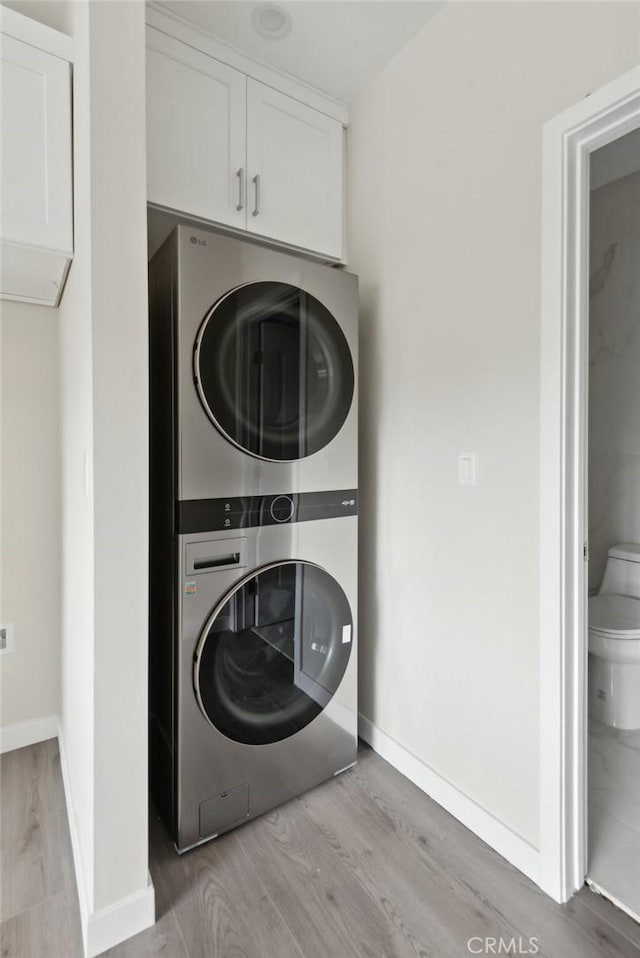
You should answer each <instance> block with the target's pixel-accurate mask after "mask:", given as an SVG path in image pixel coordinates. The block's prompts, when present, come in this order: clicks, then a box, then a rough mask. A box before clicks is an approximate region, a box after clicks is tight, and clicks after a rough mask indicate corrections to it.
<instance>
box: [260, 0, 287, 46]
mask: <svg viewBox="0 0 640 958" xmlns="http://www.w3.org/2000/svg"><path fill="white" fill-rule="evenodd" d="M251 24H252V26H253V29H254V30H255V31H256V33H259V34H260V36H261V37H266V38H267V40H282V39H283V38H284V37H288V36H289V34H290V33H291V15H290V14H289V13H288V12H287V11H286V10H283V9H282V7H279V6H277V4H275V3H259V4H258V6H257V7H256V8H255V9H254V11H253V13H252V14H251Z"/></svg>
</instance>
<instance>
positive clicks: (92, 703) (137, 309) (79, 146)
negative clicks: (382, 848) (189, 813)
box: [60, 0, 153, 952]
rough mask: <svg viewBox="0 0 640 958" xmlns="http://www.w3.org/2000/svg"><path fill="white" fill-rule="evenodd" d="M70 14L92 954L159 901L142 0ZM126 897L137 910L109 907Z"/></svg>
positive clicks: (72, 408) (76, 451) (81, 806)
mask: <svg viewBox="0 0 640 958" xmlns="http://www.w3.org/2000/svg"><path fill="white" fill-rule="evenodd" d="M69 14H70V29H71V31H72V33H73V39H74V54H75V64H74V135H75V142H74V192H75V248H76V255H75V258H74V262H73V265H72V267H71V271H70V275H69V280H68V285H67V289H66V291H65V294H64V297H63V300H62V304H61V308H60V318H61V349H60V362H61V386H62V413H63V429H62V449H63V614H62V619H63V629H62V644H63V679H62V732H61V739H62V747H63V751H64V758H65V765H66V769H67V776H68V793H67V801H68V802H69V803H70V804H71V807H72V821H73V830H74V832H75V835H76V839H77V858H79V860H80V871H81V872H82V877H81V888H80V896H81V900H82V903H83V909H84V918H85V932H87V935H88V942H89V944H88V947H89V951H90V952H91V951H92V950H93V948H94V947H97V945H96V943H97V942H100V943H101V945H102V948H106V947H107V944H111V943H113V941H111V940H109V941H107V939H105V938H104V937H103V934H107V937H108V935H109V934H111V933H112V932H113V934H115V935H116V938H117V935H118V934H119V935H121V936H123V937H126V936H127V934H131V928H132V927H133V930H139V929H140V927H141V925H140V923H139V922H138V924H137V925H136V922H137V921H138V919H139V918H140V919H141V920H144V916H145V915H146V916H148V915H149V914H150V912H149V908H148V904H149V902H150V903H151V909H152V907H153V894H152V890H151V893H150V896H149V895H147V894H146V889H147V880H148V855H147V801H148V798H147V714H146V712H147V521H148V517H147V513H148V493H147V488H148V470H147V434H148V426H147V416H148V409H147V390H148V385H147V369H146V366H147V288H146V286H147V284H146V270H147V266H146V182H145V175H146V174H145V105H144V103H145V88H144V69H145V36H144V4H143V3H142V2H132V3H129V2H121V3H109V2H99V0H92V2H91V4H90V5H87V3H82V2H78V3H72V4H71V5H70V8H69ZM124 900H129V902H130V903H131V902H132V901H133V905H132V908H133V912H135V914H134V915H133V918H132V917H131V915H132V914H133V912H132V911H127V915H128V916H129V917H128V918H127V919H126V920H125V919H124V918H122V917H121V916H119V915H118V913H117V912H116V913H115V917H112V916H111V912H110V909H111V907H112V906H114V905H116V906H117V905H121V904H123V901H124ZM138 900H139V902H140V904H141V911H139V912H137V911H136V910H135V909H136V908H137V902H138ZM125 905H126V901H125ZM127 907H128V906H127ZM127 922H129V925H128V930H126V928H127ZM131 923H132V924H131ZM101 929H102V930H101ZM105 929H106V931H105Z"/></svg>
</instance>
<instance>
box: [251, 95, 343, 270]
mask: <svg viewBox="0 0 640 958" xmlns="http://www.w3.org/2000/svg"><path fill="white" fill-rule="evenodd" d="M342 143H343V129H342V124H341V123H340V122H339V121H338V120H334V119H333V118H332V117H329V116H326V115H325V114H324V113H320V112H319V111H318V110H314V109H312V108H311V107H309V106H306V105H305V104H303V103H300V102H298V100H294V99H293V98H292V97H290V96H286V95H285V94H283V93H280V92H279V91H278V90H274V89H273V88H272V87H269V86H265V84H263V83H258V82H257V81H256V80H251V79H249V80H248V81H247V173H248V180H249V186H250V189H249V199H248V214H247V229H248V230H249V231H250V232H252V233H259V234H261V235H264V236H268V237H270V238H272V239H275V240H280V241H281V242H283V243H292V244H294V245H296V246H301V247H303V248H305V249H310V250H321V251H322V252H323V253H326V254H327V255H329V256H331V257H334V258H335V259H340V258H341V257H342V232H343V222H342V209H343V197H342V179H343V153H342Z"/></svg>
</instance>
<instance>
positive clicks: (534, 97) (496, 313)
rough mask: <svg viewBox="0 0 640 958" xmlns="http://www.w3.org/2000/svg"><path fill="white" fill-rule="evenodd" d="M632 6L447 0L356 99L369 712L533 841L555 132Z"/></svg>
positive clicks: (618, 38)
mask: <svg viewBox="0 0 640 958" xmlns="http://www.w3.org/2000/svg"><path fill="white" fill-rule="evenodd" d="M639 11H640V7H639V6H638V5H637V4H616V3H584V4H583V3H566V4H565V3H553V4H549V3H517V4H507V3H469V4H467V3H451V4H447V5H446V6H445V8H444V9H443V10H442V11H441V12H440V13H438V15H437V16H436V17H435V18H434V19H433V20H432V21H431V22H430V23H429V24H428V26H427V27H426V28H425V29H424V30H423V31H422V32H421V33H420V34H419V36H418V37H416V38H415V40H414V41H413V42H412V43H411V44H410V45H409V46H408V47H407V48H406V49H405V50H404V51H402V52H401V53H400V54H399V55H398V56H397V57H396V58H395V60H394V61H392V62H391V64H389V66H388V67H387V68H386V69H385V70H384V71H383V72H382V73H381V74H380V75H379V76H378V77H377V78H376V79H375V80H374V81H373V82H372V83H371V84H370V85H369V87H368V88H367V89H366V90H365V92H364V93H363V94H362V95H361V96H360V97H359V98H358V99H357V100H356V102H355V103H354V104H353V106H352V110H351V128H350V135H349V195H350V209H349V224H350V234H349V248H350V259H349V263H350V268H352V269H353V270H354V271H355V272H357V273H359V274H360V277H361V297H362V325H361V369H362V374H361V382H360V387H361V410H362V419H361V424H362V448H361V480H360V485H361V524H360V528H361V530H362V542H361V546H362V549H361V567H362V572H361V581H362V591H361V620H360V621H361V626H360V629H361V638H360V641H361V656H360V661H361V664H362V674H361V688H360V695H361V699H360V702H361V711H362V713H363V714H364V716H365V717H366V718H368V719H370V720H371V721H372V722H373V723H374V724H375V725H376V726H377V727H378V728H380V729H381V730H382V731H383V732H385V733H386V734H387V735H389V736H390V737H391V738H393V739H395V740H396V741H397V742H398V743H399V744H400V745H402V746H403V747H404V748H405V749H407V750H408V751H409V752H411V753H413V755H415V756H416V757H417V758H418V759H419V760H421V761H422V762H424V763H425V764H427V765H429V766H430V767H431V768H433V769H434V770H435V771H436V772H438V773H439V774H440V775H441V776H443V777H444V778H445V779H446V780H448V781H449V782H451V783H452V784H453V785H455V786H457V788H459V789H460V790H462V791H463V792H464V793H466V794H467V795H468V796H470V797H471V798H472V799H474V800H475V801H476V802H477V803H479V804H480V805H481V806H483V807H484V808H485V809H487V810H488V811H489V812H490V813H492V815H493V816H495V817H496V818H497V819H499V820H500V821H501V822H503V823H505V824H506V825H507V826H509V827H510V828H511V829H512V830H513V831H514V832H516V833H517V834H519V835H520V836H522V837H523V838H525V839H526V840H527V841H528V842H530V843H531V844H533V845H537V843H538V826H539V822H538V787H539V768H538V761H539V759H538V723H539V698H538V694H539V689H538V659H539V655H538V604H539V587H538V536H539V524H540V523H539V510H538V466H539V451H538V442H539V423H538V418H539V417H538V406H539V386H538V378H539V358H538V351H539V307H540V298H539V288H540V243H541V235H540V214H541V208H540V178H541V169H540V161H541V127H542V124H543V123H544V122H545V120H547V119H548V118H550V117H552V116H554V115H555V114H557V113H558V112H560V111H561V110H563V109H564V108H565V107H567V106H569V105H570V104H572V103H574V102H576V101H578V100H580V99H581V98H582V97H584V96H586V95H587V94H588V93H589V92H590V91H591V90H593V89H595V88H597V87H599V86H601V85H602V84H604V83H605V82H606V81H608V80H609V79H611V78H613V77H615V76H616V75H618V74H620V73H622V72H624V71H625V70H627V69H629V68H630V67H631V66H633V65H634V64H635V63H637V62H638V60H639V59H640V45H639V37H640V32H639V29H640V18H639ZM468 451H476V452H478V454H479V476H480V482H479V485H478V486H477V488H473V487H460V486H458V485H457V482H456V471H457V463H456V459H457V454H458V452H468Z"/></svg>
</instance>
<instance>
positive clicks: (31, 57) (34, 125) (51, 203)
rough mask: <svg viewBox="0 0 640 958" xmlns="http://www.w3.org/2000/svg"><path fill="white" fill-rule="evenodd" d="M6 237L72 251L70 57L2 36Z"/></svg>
mask: <svg viewBox="0 0 640 958" xmlns="http://www.w3.org/2000/svg"><path fill="white" fill-rule="evenodd" d="M0 68H1V70H0V73H1V76H0V91H1V97H0V99H1V102H0V143H1V144H2V163H1V164H0V168H1V174H0V201H1V203H2V225H1V227H0V229H1V234H0V235H1V236H2V239H3V240H6V241H11V242H14V243H22V244H24V245H26V246H33V247H39V248H44V249H53V250H59V251H60V252H62V253H68V254H71V252H72V249H73V225H72V205H71V77H70V70H69V64H68V63H67V61H66V60H62V59H60V57H56V56H53V55H52V54H50V53H45V52H44V51H43V50H38V49H37V48H36V47H33V46H31V45H30V44H27V43H22V42H21V41H20V40H16V39H15V38H14V37H10V36H6V35H4V34H3V35H1V36H0Z"/></svg>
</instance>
